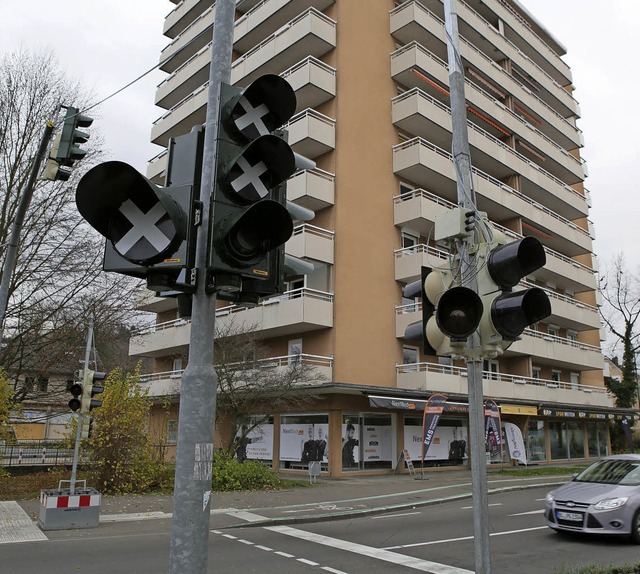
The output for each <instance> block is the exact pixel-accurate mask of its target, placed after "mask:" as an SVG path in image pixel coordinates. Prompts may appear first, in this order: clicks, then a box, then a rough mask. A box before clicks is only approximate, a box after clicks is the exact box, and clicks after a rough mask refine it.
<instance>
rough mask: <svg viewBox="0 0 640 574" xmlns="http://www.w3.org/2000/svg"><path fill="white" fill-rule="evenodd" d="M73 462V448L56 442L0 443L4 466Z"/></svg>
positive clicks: (66, 463)
mask: <svg viewBox="0 0 640 574" xmlns="http://www.w3.org/2000/svg"><path fill="white" fill-rule="evenodd" d="M82 458H83V457H82V456H81V457H80V460H81V462H82ZM72 462H73V449H69V448H63V447H62V446H61V445H60V444H59V443H56V442H52V441H39V440H34V441H20V442H18V443H16V444H2V443H0V465H2V466H4V467H19V466H57V465H60V466H62V465H70V464H71V463H72Z"/></svg>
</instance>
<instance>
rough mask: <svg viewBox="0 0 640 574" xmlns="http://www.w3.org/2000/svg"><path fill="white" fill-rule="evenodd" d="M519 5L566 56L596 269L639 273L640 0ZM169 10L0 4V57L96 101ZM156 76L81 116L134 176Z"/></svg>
mask: <svg viewBox="0 0 640 574" xmlns="http://www.w3.org/2000/svg"><path fill="white" fill-rule="evenodd" d="M340 1H343V2H344V1H346V2H349V1H352V0H340ZM368 1H370V2H376V1H378V0H368ZM520 1H521V3H522V4H523V5H524V6H525V7H526V8H527V9H528V10H529V11H530V12H531V13H532V14H533V15H534V16H536V17H537V18H538V20H540V21H541V22H542V24H544V25H545V26H546V28H547V29H548V30H549V31H550V32H551V33H553V34H554V35H555V36H556V38H557V39H558V40H560V42H561V43H562V44H563V45H564V46H565V47H566V48H567V51H568V54H567V56H565V60H566V61H567V63H568V64H569V66H570V67H571V68H572V71H573V79H574V84H575V86H576V91H575V93H574V96H575V97H576V99H577V100H578V102H579V103H580V107H581V111H582V118H581V119H580V121H579V127H580V128H581V129H582V130H583V132H584V136H585V148H584V150H583V157H584V158H585V159H586V160H587V163H588V169H589V177H588V179H587V181H586V186H587V188H588V189H589V190H590V191H591V195H592V199H593V208H592V210H591V215H590V218H591V220H592V221H593V222H594V224H595V227H596V238H597V239H596V242H595V244H594V245H595V251H596V253H597V254H598V256H599V258H600V266H601V269H602V268H603V266H604V265H606V264H607V262H608V261H610V260H611V258H612V257H613V256H614V255H615V254H617V253H619V252H621V251H622V252H624V254H625V257H626V260H627V262H628V263H629V264H630V265H631V266H632V267H634V268H636V267H639V266H640V248H639V247H638V246H637V243H636V238H637V236H636V234H635V226H636V225H639V226H640V221H637V220H635V219H634V218H635V217H637V214H638V211H639V210H638V207H637V204H636V202H635V199H634V197H635V194H636V193H639V194H640V185H639V184H638V178H637V177H635V176H634V172H633V166H634V165H637V164H638V163H640V153H639V150H638V145H637V143H636V135H637V134H638V133H640V120H639V119H638V111H637V108H638V102H637V94H638V93H640V80H639V78H640V75H639V74H638V73H637V70H636V69H635V66H634V64H635V63H636V57H637V54H638V50H637V42H636V40H637V38H636V36H637V34H638V32H639V28H638V22H639V21H640V1H638V0H608V2H606V3H604V2H601V1H600V0H520ZM174 6H175V5H174V4H173V3H172V2H170V1H169V0H84V1H82V0H56V1H55V2H52V1H51V0H22V1H21V2H16V1H15V0H0V14H2V18H1V19H0V53H5V52H7V51H12V50H14V49H16V48H18V47H20V46H23V47H25V48H27V49H29V50H37V49H40V48H42V49H52V50H54V52H55V53H56V55H57V57H58V59H59V62H60V65H61V67H62V68H63V69H64V70H65V71H66V72H67V73H68V74H69V75H70V76H71V77H73V78H75V79H77V80H80V81H81V82H82V83H83V84H84V85H85V86H86V87H87V88H88V89H89V90H91V91H92V92H93V93H94V94H95V96H96V99H97V100H99V99H102V98H104V97H106V96H108V95H109V94H111V93H112V92H114V91H116V90H117V89H119V88H121V87H123V86H124V85H126V84H127V83H128V82H130V81H132V80H134V79H135V78H137V77H138V76H140V75H141V74H143V73H144V72H146V71H147V70H149V69H150V68H151V67H153V66H154V65H155V64H156V63H157V62H158V58H159V55H160V50H161V49H162V48H163V47H164V46H165V45H166V44H167V43H168V39H167V38H165V37H164V36H163V35H162V26H163V22H164V17H165V16H166V15H167V14H168V13H169V12H170V11H171V10H172V9H173V8H174ZM163 77H165V74H164V73H162V72H159V71H157V70H156V71H154V72H152V73H151V74H149V75H148V76H147V77H146V78H145V79H143V80H141V81H140V82H137V83H136V84H135V85H134V86H132V87H130V88H128V89H127V90H125V91H124V92H122V93H121V94H119V95H117V96H116V97H114V98H112V99H111V100H109V101H108V102H105V103H104V104H103V105H102V106H101V107H100V111H99V112H98V113H91V115H93V116H94V117H96V122H94V127H95V126H98V127H99V129H100V131H101V133H102V134H103V136H104V140H105V147H106V148H107V150H109V151H110V152H111V159H119V160H122V161H126V162H128V163H131V164H132V165H134V166H135V167H136V168H138V169H139V170H141V171H143V172H144V170H145V169H146V162H147V160H149V159H150V158H151V157H153V156H154V155H156V154H157V153H158V152H159V151H161V150H160V148H159V147H157V146H154V145H152V144H151V143H150V142H149V136H150V132H151V124H152V122H153V121H154V120H155V119H157V118H158V117H159V116H160V115H162V110H161V109H160V108H157V107H155V106H154V105H153V99H154V93H155V87H156V86H157V84H159V83H160V81H161V80H162V79H163ZM69 103H71V102H69Z"/></svg>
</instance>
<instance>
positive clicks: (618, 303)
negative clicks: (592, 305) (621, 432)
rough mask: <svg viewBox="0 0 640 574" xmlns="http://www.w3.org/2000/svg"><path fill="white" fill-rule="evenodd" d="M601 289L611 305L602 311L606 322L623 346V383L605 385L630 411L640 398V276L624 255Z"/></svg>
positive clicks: (615, 260) (613, 267)
mask: <svg viewBox="0 0 640 574" xmlns="http://www.w3.org/2000/svg"><path fill="white" fill-rule="evenodd" d="M600 289H601V291H602V296H603V297H604V300H605V301H606V303H607V304H606V306H605V307H604V308H603V309H602V311H601V314H602V319H603V320H604V322H605V323H606V325H607V327H608V328H609V331H611V333H612V334H613V335H614V336H615V337H616V339H617V341H616V343H620V344H622V365H621V370H622V381H617V380H615V379H612V378H606V379H605V384H606V385H607V387H608V388H609V390H610V391H611V392H612V393H613V394H614V395H615V396H616V404H617V405H618V406H619V407H625V408H630V407H632V406H633V404H634V403H635V402H636V401H637V399H638V380H637V377H638V375H637V368H636V355H637V353H638V350H639V349H640V331H638V321H639V319H640V277H638V275H637V274H636V273H632V272H630V271H629V270H628V269H627V267H626V264H625V261H624V257H623V255H622V254H619V255H617V256H616V257H615V259H614V260H613V262H612V264H611V266H610V268H609V270H608V272H606V273H605V274H604V275H603V277H602V279H601V283H600Z"/></svg>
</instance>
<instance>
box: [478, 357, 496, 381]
mask: <svg viewBox="0 0 640 574" xmlns="http://www.w3.org/2000/svg"><path fill="white" fill-rule="evenodd" d="M482 370H483V371H484V378H485V379H492V380H494V381H497V380H498V378H499V375H500V363H498V361H494V360H487V359H485V360H484V361H482Z"/></svg>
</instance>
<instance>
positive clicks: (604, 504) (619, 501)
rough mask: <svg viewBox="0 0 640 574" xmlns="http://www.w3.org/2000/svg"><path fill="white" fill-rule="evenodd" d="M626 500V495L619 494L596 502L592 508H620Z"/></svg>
mask: <svg viewBox="0 0 640 574" xmlns="http://www.w3.org/2000/svg"><path fill="white" fill-rule="evenodd" d="M627 500H629V499H628V498H627V497H626V496H621V497H619V498H605V499H603V500H601V501H600V502H598V503H597V504H596V505H595V506H594V508H595V509H596V510H613V509H614V508H620V507H621V506H623V505H624V504H625V503H626V502H627Z"/></svg>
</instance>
